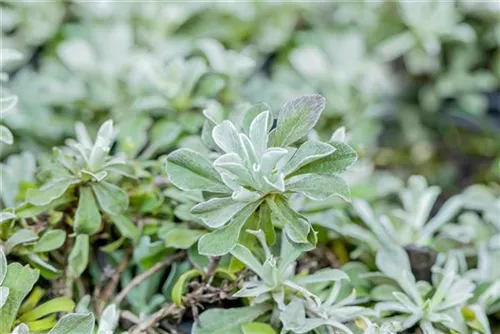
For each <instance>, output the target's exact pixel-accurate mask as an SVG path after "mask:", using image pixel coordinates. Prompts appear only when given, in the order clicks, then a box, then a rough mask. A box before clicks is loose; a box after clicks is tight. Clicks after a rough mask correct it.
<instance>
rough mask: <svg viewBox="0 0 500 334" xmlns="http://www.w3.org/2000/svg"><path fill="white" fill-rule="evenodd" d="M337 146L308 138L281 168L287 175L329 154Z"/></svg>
mask: <svg viewBox="0 0 500 334" xmlns="http://www.w3.org/2000/svg"><path fill="white" fill-rule="evenodd" d="M335 150H336V149H335V147H333V146H332V145H330V144H327V143H323V142H320V141H316V140H308V141H306V142H305V143H303V144H302V145H300V147H299V148H298V150H297V151H296V152H295V154H294V155H293V156H292V158H291V159H290V160H289V161H288V162H287V163H286V165H285V166H284V167H283V169H282V170H281V171H282V172H283V173H284V174H285V175H288V174H291V173H293V172H295V171H296V170H297V169H299V168H300V167H302V166H305V165H307V164H309V163H311V162H313V161H315V160H318V159H320V158H324V157H326V156H329V155H330V154H332V153H333V152H334V151H335Z"/></svg>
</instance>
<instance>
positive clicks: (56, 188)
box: [26, 177, 80, 206]
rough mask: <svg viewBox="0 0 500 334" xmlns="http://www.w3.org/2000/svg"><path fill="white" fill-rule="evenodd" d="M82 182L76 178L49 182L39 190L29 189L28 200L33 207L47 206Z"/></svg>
mask: <svg viewBox="0 0 500 334" xmlns="http://www.w3.org/2000/svg"><path fill="white" fill-rule="evenodd" d="M79 182H80V179H77V178H76V177H67V178H62V179H57V180H53V181H49V182H48V183H46V184H44V185H43V186H42V187H40V188H38V189H29V190H28V193H27V194H26V200H27V201H28V203H31V204H33V205H38V206H43V205H47V204H49V203H50V202H52V201H53V200H55V199H57V198H59V197H61V196H62V195H63V194H64V193H65V192H66V190H68V188H69V187H70V186H71V185H73V184H77V183H79Z"/></svg>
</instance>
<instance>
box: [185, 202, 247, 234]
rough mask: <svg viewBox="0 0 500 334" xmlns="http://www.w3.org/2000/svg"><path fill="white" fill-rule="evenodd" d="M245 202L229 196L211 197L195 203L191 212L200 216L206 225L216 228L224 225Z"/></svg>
mask: <svg viewBox="0 0 500 334" xmlns="http://www.w3.org/2000/svg"><path fill="white" fill-rule="evenodd" d="M247 204H248V203H245V202H236V201H235V200H233V199H232V198H231V197H223V198H212V199H210V200H208V201H206V202H202V203H199V204H197V205H195V206H194V207H193V208H192V209H191V214H192V215H194V216H195V217H197V218H200V219H201V220H202V221H203V222H204V223H205V224H206V225H207V226H208V227H211V228H217V227H221V226H223V225H225V224H226V223H227V222H228V221H229V220H230V219H231V218H232V217H234V215H236V214H237V213H238V212H239V211H240V210H241V209H243V208H244V207H245V206H246V205H247Z"/></svg>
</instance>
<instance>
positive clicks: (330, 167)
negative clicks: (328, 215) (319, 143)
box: [292, 142, 358, 175]
mask: <svg viewBox="0 0 500 334" xmlns="http://www.w3.org/2000/svg"><path fill="white" fill-rule="evenodd" d="M329 144H330V145H332V146H333V147H334V148H335V152H333V153H332V154H330V155H328V156H326V157H324V158H321V159H318V160H315V161H313V162H311V163H309V164H307V165H305V166H303V167H301V168H299V169H298V170H296V171H295V172H294V173H292V175H299V174H327V175H332V174H340V173H342V172H344V171H345V170H346V169H348V168H349V167H351V166H352V165H353V164H354V163H355V162H356V160H357V159H358V155H357V154H356V151H354V150H353V149H352V147H350V146H349V145H346V144H344V143H340V142H329Z"/></svg>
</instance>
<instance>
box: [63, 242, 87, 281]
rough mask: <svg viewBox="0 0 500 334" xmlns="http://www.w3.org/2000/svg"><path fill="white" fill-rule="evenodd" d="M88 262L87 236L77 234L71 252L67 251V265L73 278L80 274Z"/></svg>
mask: <svg viewBox="0 0 500 334" xmlns="http://www.w3.org/2000/svg"><path fill="white" fill-rule="evenodd" d="M88 263H89V236H88V235H86V234H79V235H77V236H76V240H75V243H74V245H73V249H72V250H71V253H69V258H68V266H69V271H70V273H71V275H72V276H73V277H74V278H77V277H80V275H81V274H82V273H83V272H84V271H85V269H86V268H87V264H88Z"/></svg>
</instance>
